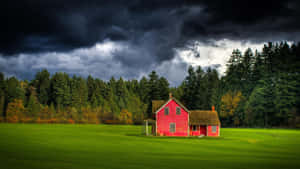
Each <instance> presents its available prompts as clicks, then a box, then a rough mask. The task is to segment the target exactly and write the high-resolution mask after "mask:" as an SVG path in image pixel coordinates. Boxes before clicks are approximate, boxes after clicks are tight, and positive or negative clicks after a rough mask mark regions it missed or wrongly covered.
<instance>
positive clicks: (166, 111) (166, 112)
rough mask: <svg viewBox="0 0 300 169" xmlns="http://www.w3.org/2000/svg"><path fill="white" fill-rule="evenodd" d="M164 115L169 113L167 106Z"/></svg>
mask: <svg viewBox="0 0 300 169" xmlns="http://www.w3.org/2000/svg"><path fill="white" fill-rule="evenodd" d="M165 115H169V107H165Z"/></svg>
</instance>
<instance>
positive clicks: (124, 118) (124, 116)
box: [119, 109, 133, 124]
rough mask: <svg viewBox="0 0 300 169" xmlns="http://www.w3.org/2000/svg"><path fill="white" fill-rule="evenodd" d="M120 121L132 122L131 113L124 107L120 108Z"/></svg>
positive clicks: (124, 122)
mask: <svg viewBox="0 0 300 169" xmlns="http://www.w3.org/2000/svg"><path fill="white" fill-rule="evenodd" d="M119 119H120V122H121V123H123V124H132V123H133V121H132V113H131V112H128V110H126V109H122V111H121V112H120V115H119Z"/></svg>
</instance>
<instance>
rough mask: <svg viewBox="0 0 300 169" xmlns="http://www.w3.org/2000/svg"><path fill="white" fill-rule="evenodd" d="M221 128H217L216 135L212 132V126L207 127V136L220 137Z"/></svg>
mask: <svg viewBox="0 0 300 169" xmlns="http://www.w3.org/2000/svg"><path fill="white" fill-rule="evenodd" d="M219 130H220V129H219V126H217V130H216V132H215V133H213V132H212V126H207V136H219Z"/></svg>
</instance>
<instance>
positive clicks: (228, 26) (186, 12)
mask: <svg viewBox="0 0 300 169" xmlns="http://www.w3.org/2000/svg"><path fill="white" fill-rule="evenodd" d="M297 7H299V2H297V1H292V0H288V1H253V0H252V1H238V0H227V1H213V0H200V1H188V0H186V1H179V0H172V1H171V0H154V1H143V0H133V1H125V0H124V1H121V0H119V1H101V0H95V1H81V0H63V1H59V0H51V1H50V0H49V1H48V0H43V1H36V0H24V1H13V0H9V1H4V2H1V7H0V14H1V15H0V19H1V27H0V36H1V40H0V47H1V48H0V52H1V53H4V54H15V53H21V52H40V51H65V50H70V49H75V48H80V47H89V46H92V45H93V44H95V43H96V42H98V41H102V40H103V39H106V38H110V39H111V40H127V41H129V42H131V41H132V42H134V41H135V40H137V42H139V40H142V39H143V38H142V39H139V38H140V37H142V36H145V35H144V34H145V33H147V32H152V34H151V35H152V36H157V37H154V39H155V40H156V42H155V43H161V44H158V49H157V50H158V51H156V52H157V55H158V56H159V57H167V59H168V57H171V56H170V55H172V52H170V51H166V52H165V51H163V50H168V49H166V47H171V48H172V47H174V46H175V45H181V44H182V43H183V42H185V41H186V40H189V39H194V38H199V39H200V40H201V39H202V40H205V39H207V38H216V39H218V38H224V37H225V38H233V39H242V38H249V39H256V38H259V39H260V38H261V36H259V37H257V36H256V35H260V34H265V33H267V34H266V36H271V35H273V34H272V33H281V35H284V33H297V32H299V28H300V24H299V19H300V17H299V16H300V13H299V10H298V8H297ZM168 31H169V32H168ZM153 32H154V33H153ZM268 34H269V35H268ZM167 36H168V37H167ZM160 37H161V38H160ZM277 38H278V39H280V38H281V39H284V40H285V37H277ZM288 38H293V37H288ZM146 40H147V39H146ZM295 40H298V39H295ZM170 41H172V42H170ZM162 60H163V59H162Z"/></svg>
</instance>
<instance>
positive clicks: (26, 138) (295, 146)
mask: <svg viewBox="0 0 300 169" xmlns="http://www.w3.org/2000/svg"><path fill="white" fill-rule="evenodd" d="M140 133H141V126H122V125H58V124H0V168H3V169H19V168H20V169H35V168H36V169H48V168H51V169H54V168H55V169H94V168H95V169H100V168H105V169H110V168H118V169H131V168H137V169H144V168H153V169H160V168H162V169H168V168H170V169H171V168H172V169H176V168H179V169H188V168H197V169H213V168H217V169H222V168H228V169H235V168H236V169H248V168H251V169H254V168H262V169H268V168H272V169H274V168H280V169H288V168H295V169H296V168H300V130H287V129H221V137H219V138H167V137H145V136H141V135H140Z"/></svg>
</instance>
